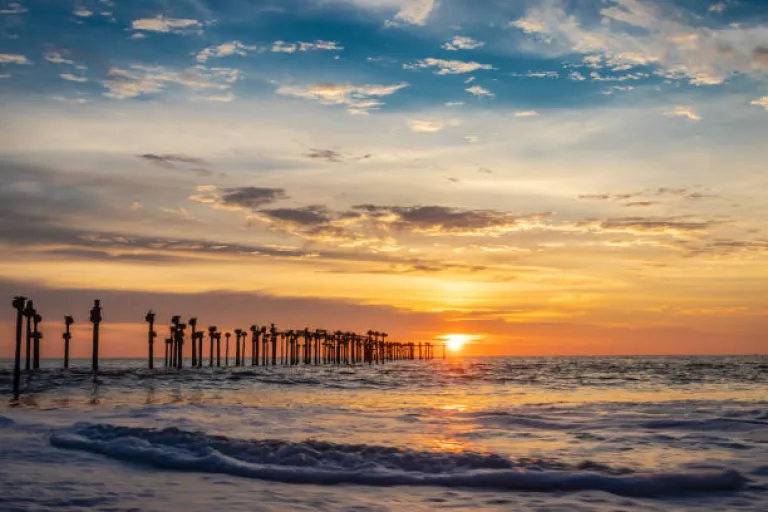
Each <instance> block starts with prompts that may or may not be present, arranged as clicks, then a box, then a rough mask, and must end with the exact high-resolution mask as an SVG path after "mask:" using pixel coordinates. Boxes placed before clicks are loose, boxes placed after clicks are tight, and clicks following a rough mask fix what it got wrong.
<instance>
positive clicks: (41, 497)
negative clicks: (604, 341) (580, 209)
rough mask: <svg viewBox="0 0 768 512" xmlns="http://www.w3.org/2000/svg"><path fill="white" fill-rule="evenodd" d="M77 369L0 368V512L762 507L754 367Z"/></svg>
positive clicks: (765, 368) (761, 369)
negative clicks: (14, 381) (16, 387)
mask: <svg viewBox="0 0 768 512" xmlns="http://www.w3.org/2000/svg"><path fill="white" fill-rule="evenodd" d="M88 363H89V362H88V361H85V360H77V361H74V362H73V364H72V366H73V367H72V368H71V369H70V370H62V369H60V366H61V362H60V361H53V360H48V361H44V362H43V366H44V368H43V369H42V370H40V371H38V372H36V373H34V374H32V375H31V376H28V375H26V374H25V375H24V376H23V378H22V386H23V389H22V395H21V398H20V399H19V400H18V401H14V400H13V399H12V397H11V395H10V387H11V377H12V374H11V371H10V368H11V363H10V361H8V360H3V361H0V397H2V403H1V404H0V510H3V511H13V510H57V511H66V510H104V511H107V510H112V511H128V510H142V511H144V510H157V511H169V510H179V511H182V510H183V511H198V510H199V511H205V512H210V511H212V510H227V511H229V510H313V511H318V510H333V511H336V510H355V511H357V510H375V511H378V510H398V511H399V510H407V511H410V510H434V509H451V510H456V509H458V510H542V511H543V510H552V511H554V510H567V511H569V512H575V511H582V510H584V511H586V510H599V511H617V510H624V511H649V510H754V511H765V510H768V357H766V356H752V357H747V356H743V357H736V356H734V357H583V358H565V357H560V358H556V357H553V358H477V359H469V358H449V359H447V360H432V361H418V360H417V361H401V362H390V363H387V364H384V365H372V366H368V365H360V366H320V367H315V366H308V367H307V366H294V367H250V366H248V367H244V368H203V369H194V370H193V369H189V368H187V369H183V370H181V371H176V370H170V371H166V370H163V369H160V370H154V371H149V370H147V369H145V368H144V366H145V365H146V362H145V361H142V360H106V361H102V363H101V367H102V368H101V371H100V374H99V375H98V377H97V379H96V380H95V382H94V379H93V376H92V375H91V374H90V372H89V370H88ZM206 363H207V361H206ZM186 364H187V366H189V361H186Z"/></svg>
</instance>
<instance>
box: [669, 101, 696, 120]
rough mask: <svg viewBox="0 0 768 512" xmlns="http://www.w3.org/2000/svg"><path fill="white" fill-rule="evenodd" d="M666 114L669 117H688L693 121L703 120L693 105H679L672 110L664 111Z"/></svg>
mask: <svg viewBox="0 0 768 512" xmlns="http://www.w3.org/2000/svg"><path fill="white" fill-rule="evenodd" d="M664 115H665V116H667V117H687V118H688V119H690V120H691V121H701V120H702V117H701V116H700V115H699V114H698V113H697V112H696V109H695V108H693V107H686V106H682V105H681V106H677V107H675V108H673V109H672V110H667V111H666V112H664Z"/></svg>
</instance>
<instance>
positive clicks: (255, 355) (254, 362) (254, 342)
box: [251, 325, 261, 366]
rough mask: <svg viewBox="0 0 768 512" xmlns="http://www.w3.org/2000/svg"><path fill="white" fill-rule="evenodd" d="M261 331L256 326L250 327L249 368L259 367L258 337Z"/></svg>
mask: <svg viewBox="0 0 768 512" xmlns="http://www.w3.org/2000/svg"><path fill="white" fill-rule="evenodd" d="M260 335H261V329H260V328H259V326H258V325H252V326H251V366H259V336H260Z"/></svg>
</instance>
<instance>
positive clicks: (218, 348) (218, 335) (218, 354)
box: [216, 331, 221, 367]
mask: <svg viewBox="0 0 768 512" xmlns="http://www.w3.org/2000/svg"><path fill="white" fill-rule="evenodd" d="M216 366H217V367H221V333H220V332H218V331H217V332H216Z"/></svg>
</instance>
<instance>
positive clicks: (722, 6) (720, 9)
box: [707, 2, 728, 14]
mask: <svg viewBox="0 0 768 512" xmlns="http://www.w3.org/2000/svg"><path fill="white" fill-rule="evenodd" d="M727 8H728V5H726V3H725V2H718V3H716V4H712V5H710V6H709V9H707V10H708V11H709V12H716V13H718V14H722V13H724V12H725V10H726V9H727Z"/></svg>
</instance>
